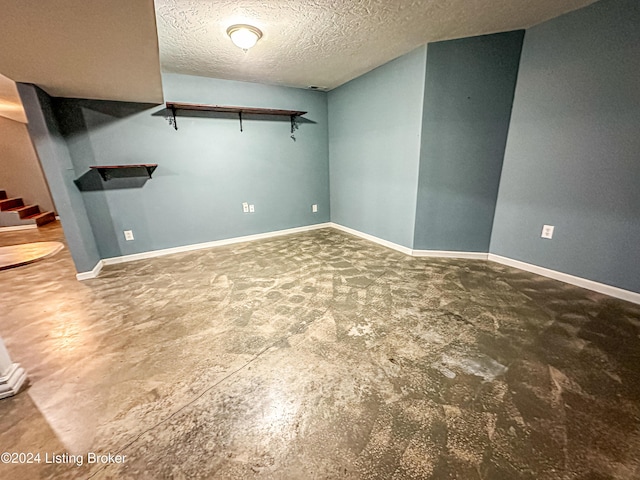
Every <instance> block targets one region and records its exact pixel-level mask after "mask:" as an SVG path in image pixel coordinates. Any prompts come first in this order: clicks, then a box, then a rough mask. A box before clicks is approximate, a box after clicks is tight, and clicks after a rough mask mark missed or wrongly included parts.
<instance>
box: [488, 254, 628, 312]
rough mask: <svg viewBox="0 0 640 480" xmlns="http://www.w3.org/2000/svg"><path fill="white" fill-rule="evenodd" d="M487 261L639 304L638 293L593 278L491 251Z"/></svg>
mask: <svg viewBox="0 0 640 480" xmlns="http://www.w3.org/2000/svg"><path fill="white" fill-rule="evenodd" d="M489 261H491V262H496V263H500V264H502V265H506V266H508V267H514V268H517V269H519V270H524V271H525V272H531V273H535V274H537V275H542V276H543V277H547V278H553V279H554V280H559V281H561V282H564V283H568V284H570V285H575V286H577V287H582V288H586V289H587V290H592V291H594V292H598V293H603V294H605V295H609V296H610V297H615V298H619V299H621V300H626V301H627V302H632V303H637V304H640V293H636V292H631V291H629V290H624V289H622V288H618V287H613V286H611V285H607V284H606V283H600V282H595V281H593V280H587V279H586V278H582V277H576V276H575V275H569V274H568V273H562V272H558V271H556V270H551V269H549V268H545V267H539V266H538V265H532V264H531V263H526V262H521V261H520V260H513V259H512V258H507V257H502V256H500V255H495V254H493V253H490V254H489Z"/></svg>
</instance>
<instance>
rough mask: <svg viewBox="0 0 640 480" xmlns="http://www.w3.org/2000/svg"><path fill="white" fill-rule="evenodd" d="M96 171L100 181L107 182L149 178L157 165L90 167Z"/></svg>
mask: <svg viewBox="0 0 640 480" xmlns="http://www.w3.org/2000/svg"><path fill="white" fill-rule="evenodd" d="M89 168H91V169H94V170H97V171H98V173H100V176H101V177H102V179H103V180H104V181H105V182H107V181H109V180H111V179H112V178H130V177H149V178H151V174H152V173H153V172H154V171H155V169H156V168H158V164H157V163H142V164H137V165H101V166H90V167H89Z"/></svg>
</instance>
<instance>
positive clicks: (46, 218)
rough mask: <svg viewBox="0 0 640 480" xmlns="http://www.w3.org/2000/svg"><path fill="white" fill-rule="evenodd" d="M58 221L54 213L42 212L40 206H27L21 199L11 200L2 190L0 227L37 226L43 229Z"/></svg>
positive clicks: (0, 192) (0, 193)
mask: <svg viewBox="0 0 640 480" xmlns="http://www.w3.org/2000/svg"><path fill="white" fill-rule="evenodd" d="M55 219H56V214H55V213H54V212H41V211H40V207H39V206H38V205H25V204H24V201H23V200H22V198H20V197H14V198H9V197H7V192H5V191H4V190H0V227H13V226H16V225H33V224H35V225H37V226H38V227H41V226H42V225H46V224H47V223H50V222H53V221H55Z"/></svg>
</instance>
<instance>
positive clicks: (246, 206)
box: [242, 202, 249, 213]
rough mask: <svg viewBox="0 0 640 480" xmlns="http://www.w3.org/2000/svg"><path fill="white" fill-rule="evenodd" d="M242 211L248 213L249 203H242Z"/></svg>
mask: <svg viewBox="0 0 640 480" xmlns="http://www.w3.org/2000/svg"><path fill="white" fill-rule="evenodd" d="M242 211H243V212H244V213H249V204H248V203H247V202H244V203H243V204H242Z"/></svg>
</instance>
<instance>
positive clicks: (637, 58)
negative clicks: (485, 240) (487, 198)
mask: <svg viewBox="0 0 640 480" xmlns="http://www.w3.org/2000/svg"><path fill="white" fill-rule="evenodd" d="M544 224H549V225H554V226H555V233H554V236H553V239H552V240H544V239H542V238H540V234H541V230H542V226H543V225H544ZM491 252H492V253H494V254H497V255H502V256H505V257H509V258H513V259H516V260H520V261H524V262H527V263H531V264H534V265H538V266H541V267H546V268H550V269H553V270H557V271H560V272H564V273H568V274H571V275H576V276H579V277H583V278H587V279H590V280H594V281H597V282H602V283H605V284H609V285H613V286H616V287H619V288H623V289H626V290H631V291H634V292H640V2H638V1H637V0H601V1H600V2H597V3H595V4H593V5H591V6H589V7H587V8H584V9H582V10H578V11H576V12H573V13H570V14H567V15H563V16H562V17H559V18H557V19H554V20H551V21H549V22H546V23H544V24H542V25H539V26H536V27H533V28H531V29H529V30H527V33H526V36H525V41H524V47H523V51H522V60H521V64H520V74H519V77H518V84H517V88H516V94H515V101H514V106H513V115H512V121H511V127H510V131H509V139H508V142H507V148H506V154H505V160H504V167H503V172H502V180H501V184H500V193H499V196H498V205H497V208H496V215H495V221H494V228H493V235H492V239H491Z"/></svg>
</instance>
